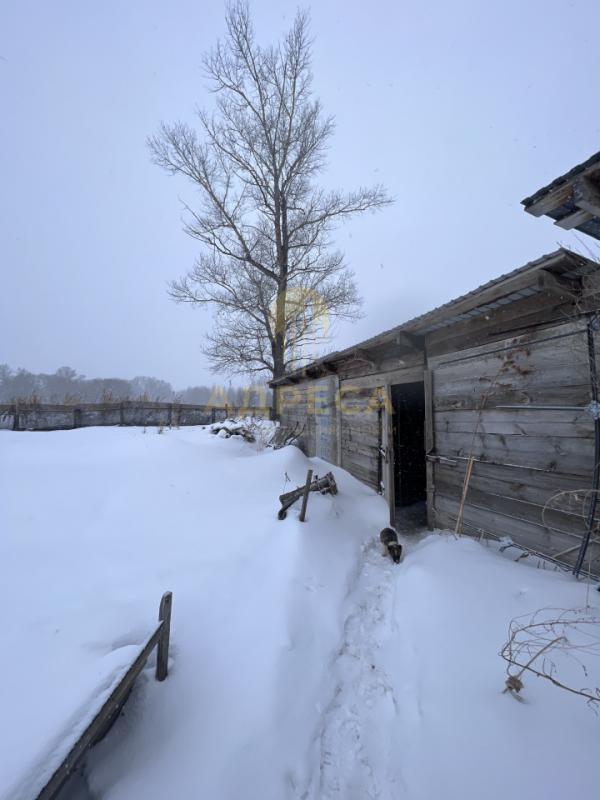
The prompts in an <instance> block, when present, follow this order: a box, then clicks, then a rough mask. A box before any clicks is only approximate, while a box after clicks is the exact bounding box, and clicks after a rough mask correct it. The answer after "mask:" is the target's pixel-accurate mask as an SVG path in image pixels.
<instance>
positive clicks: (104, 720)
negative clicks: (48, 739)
mask: <svg viewBox="0 0 600 800" xmlns="http://www.w3.org/2000/svg"><path fill="white" fill-rule="evenodd" d="M172 603H173V595H172V594H171V592H165V593H164V595H163V596H162V599H161V601H160V608H159V612H158V619H159V622H158V625H157V627H156V628H155V630H154V632H153V633H152V634H151V636H150V637H149V639H148V641H147V642H146V644H145V645H144V647H143V648H142V650H141V651H140V653H139V655H138V656H137V658H136V659H135V661H134V662H133V663H132V664H131V666H130V667H129V669H128V670H127V672H126V673H125V675H124V676H123V677H122V678H121V680H120V681H119V682H118V684H117V685H116V686H115V687H114V689H113V690H112V692H111V693H110V696H109V697H108V699H107V700H106V702H105V703H104V704H103V705H102V707H101V708H100V709H99V711H98V712H97V713H96V715H95V716H94V718H93V719H92V721H91V722H90V724H89V725H88V726H87V728H86V729H85V730H84V732H83V733H82V734H81V736H80V737H79V739H78V740H77V741H76V742H75V744H74V745H73V746H72V747H71V749H70V750H69V751H68V753H67V754H66V755H65V757H64V759H63V761H62V762H61V764H60V766H59V767H58V768H57V769H56V770H55V772H54V773H53V775H52V777H51V778H50V780H49V781H48V783H47V784H46V785H45V786H44V787H43V789H42V790H41V791H40V792H39V794H38V795H37V798H36V800H54V798H57V797H58V796H59V793H60V790H61V789H62V788H63V786H64V785H65V782H66V781H67V779H68V778H69V776H70V775H72V773H73V772H74V770H75V769H76V768H77V766H78V765H79V764H80V763H81V760H82V758H83V757H84V756H85V754H86V753H87V751H88V750H89V749H90V748H91V747H93V746H94V745H95V744H97V743H98V742H99V741H100V740H101V739H103V738H104V736H106V734H107V733H108V731H109V730H110V728H111V726H112V725H113V723H114V722H115V721H116V719H117V717H118V716H119V714H120V712H121V709H122V708H123V705H124V704H125V701H126V700H127V698H128V697H129V693H130V692H131V689H132V687H133V684H134V682H135V680H136V678H137V677H138V675H139V674H140V672H141V671H142V670H143V669H144V666H145V665H146V662H147V661H148V657H149V656H150V653H151V652H152V651H153V650H154V648H155V647H156V680H157V681H164V680H165V678H166V677H167V675H168V664H169V639H170V635H171V607H172Z"/></svg>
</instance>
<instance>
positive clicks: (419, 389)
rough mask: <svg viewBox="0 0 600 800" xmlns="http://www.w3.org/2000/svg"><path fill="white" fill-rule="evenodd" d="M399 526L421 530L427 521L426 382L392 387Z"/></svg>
mask: <svg viewBox="0 0 600 800" xmlns="http://www.w3.org/2000/svg"><path fill="white" fill-rule="evenodd" d="M391 389H392V407H393V437H394V497H395V505H396V509H395V512H396V513H395V518H396V525H397V526H398V527H400V528H417V527H420V526H422V525H424V524H425V522H426V518H427V508H426V502H425V501H426V497H427V470H426V468H425V389H424V385H423V382H422V381H419V382H418V383H402V384H399V385H397V386H392V387H391Z"/></svg>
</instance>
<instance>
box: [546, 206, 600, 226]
mask: <svg viewBox="0 0 600 800" xmlns="http://www.w3.org/2000/svg"><path fill="white" fill-rule="evenodd" d="M593 218H594V215H593V214H591V213H590V212H589V211H585V210H584V209H582V208H578V209H577V210H576V211H573V212H571V213H570V214H567V216H566V217H562V218H561V219H555V220H554V224H555V225H557V226H558V227H559V228H562V229H563V230H564V231H570V230H572V229H573V228H577V227H578V226H579V225H583V223H585V222H589V221H590V220H591V219H593Z"/></svg>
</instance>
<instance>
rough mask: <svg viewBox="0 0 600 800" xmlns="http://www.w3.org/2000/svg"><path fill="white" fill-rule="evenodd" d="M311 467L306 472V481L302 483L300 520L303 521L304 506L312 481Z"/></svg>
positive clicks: (306, 502) (304, 514)
mask: <svg viewBox="0 0 600 800" xmlns="http://www.w3.org/2000/svg"><path fill="white" fill-rule="evenodd" d="M312 474H313V471H312V469H309V470H308V472H307V473H306V483H305V484H304V494H303V495H302V507H301V509H300V522H304V518H305V517H306V506H307V505H308V495H309V494H310V486H311V483H312Z"/></svg>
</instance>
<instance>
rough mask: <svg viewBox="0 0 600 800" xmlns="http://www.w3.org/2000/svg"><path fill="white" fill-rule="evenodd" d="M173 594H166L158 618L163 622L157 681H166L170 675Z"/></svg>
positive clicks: (157, 649) (157, 664)
mask: <svg viewBox="0 0 600 800" xmlns="http://www.w3.org/2000/svg"><path fill="white" fill-rule="evenodd" d="M172 605H173V594H172V593H171V592H165V593H164V594H163V596H162V598H161V601H160V609H159V611H158V618H159V620H160V621H161V622H162V628H161V631H160V638H159V640H158V646H157V648H156V680H157V681H164V679H165V678H166V677H167V675H168V674H169V639H170V637H171V607H172Z"/></svg>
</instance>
